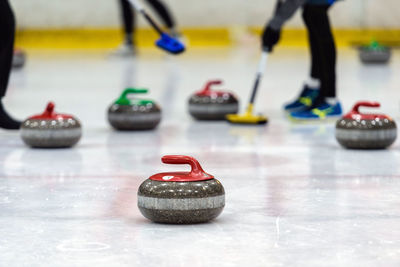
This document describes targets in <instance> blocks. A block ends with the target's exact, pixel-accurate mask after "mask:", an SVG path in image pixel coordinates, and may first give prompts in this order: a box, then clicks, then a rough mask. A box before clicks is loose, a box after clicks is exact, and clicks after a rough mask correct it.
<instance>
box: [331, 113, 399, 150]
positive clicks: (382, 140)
mask: <svg viewBox="0 0 400 267" xmlns="http://www.w3.org/2000/svg"><path fill="white" fill-rule="evenodd" d="M335 135H336V139H337V140H338V142H339V143H340V144H341V145H342V146H344V147H347V148H356V149H383V148H386V147H388V146H390V145H391V144H393V143H394V141H395V140H396V137H397V127H396V123H395V122H394V121H393V120H391V119H387V118H385V119H376V120H351V119H345V118H342V119H340V120H338V122H337V123H336V133H335Z"/></svg>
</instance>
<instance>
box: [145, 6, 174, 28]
mask: <svg viewBox="0 0 400 267" xmlns="http://www.w3.org/2000/svg"><path fill="white" fill-rule="evenodd" d="M147 2H148V3H149V4H150V5H151V6H152V7H153V9H154V10H155V11H156V12H157V14H158V15H159V16H160V18H161V19H162V20H163V22H164V24H165V26H166V27H167V28H168V29H171V28H173V27H175V21H174V19H173V18H172V15H171V12H169V10H168V9H167V7H166V6H165V4H163V3H162V2H160V1H159V0H147Z"/></svg>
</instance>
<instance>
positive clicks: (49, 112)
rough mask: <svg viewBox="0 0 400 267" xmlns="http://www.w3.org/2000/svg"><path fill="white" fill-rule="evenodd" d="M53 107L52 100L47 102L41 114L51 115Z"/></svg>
mask: <svg viewBox="0 0 400 267" xmlns="http://www.w3.org/2000/svg"><path fill="white" fill-rule="evenodd" d="M54 108H55V105H54V103H53V102H49V103H48V104H47V107H46V110H45V111H44V113H43V115H44V116H49V117H51V116H52V115H53V113H54Z"/></svg>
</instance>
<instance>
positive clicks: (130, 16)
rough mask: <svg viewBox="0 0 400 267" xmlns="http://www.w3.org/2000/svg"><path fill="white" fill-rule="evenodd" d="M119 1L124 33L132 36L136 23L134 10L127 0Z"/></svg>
mask: <svg viewBox="0 0 400 267" xmlns="http://www.w3.org/2000/svg"><path fill="white" fill-rule="evenodd" d="M119 2H120V7H121V11H120V12H121V17H122V24H123V25H124V32H125V35H127V36H132V35H133V31H134V29H135V24H136V20H135V13H134V10H133V8H132V6H131V4H130V3H129V1H128V0H119Z"/></svg>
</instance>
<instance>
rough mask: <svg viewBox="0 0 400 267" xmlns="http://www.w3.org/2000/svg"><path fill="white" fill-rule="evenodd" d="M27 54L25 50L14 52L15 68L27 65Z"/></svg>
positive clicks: (13, 65)
mask: <svg viewBox="0 0 400 267" xmlns="http://www.w3.org/2000/svg"><path fill="white" fill-rule="evenodd" d="M25 61H26V55H25V53H24V52H17V53H14V55H13V59H12V67H13V68H16V69H18V68H22V67H23V66H24V65H25Z"/></svg>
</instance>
